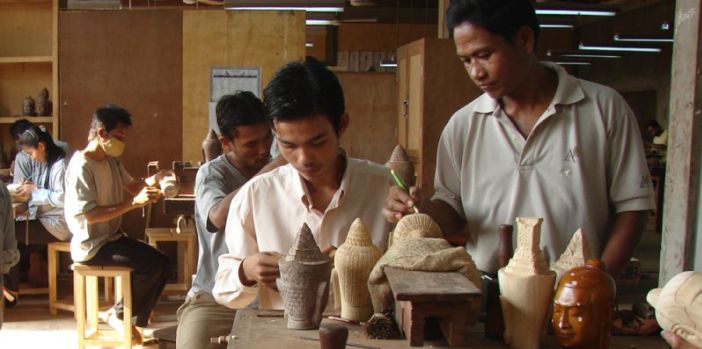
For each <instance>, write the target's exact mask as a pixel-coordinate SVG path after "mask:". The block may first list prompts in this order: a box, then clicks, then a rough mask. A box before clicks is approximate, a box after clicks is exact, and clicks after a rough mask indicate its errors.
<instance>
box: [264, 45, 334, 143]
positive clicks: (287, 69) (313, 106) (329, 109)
mask: <svg viewBox="0 0 702 349" xmlns="http://www.w3.org/2000/svg"><path fill="white" fill-rule="evenodd" d="M263 96H264V97H263V99H264V105H265V110H266V117H267V118H268V121H269V122H270V123H271V125H273V122H274V121H285V120H295V119H302V118H308V117H311V116H316V115H324V116H325V117H326V118H327V119H329V122H331V124H332V126H333V127H334V131H336V133H337V135H338V134H339V128H340V127H341V117H342V115H344V109H345V105H344V93H343V91H342V90H341V84H339V80H338V79H337V78H336V75H334V73H332V72H331V71H330V70H329V69H327V67H325V66H324V64H322V63H321V62H319V61H318V60H316V59H314V58H312V57H307V58H306V59H305V61H304V62H292V63H288V64H286V65H284V66H283V67H282V68H281V69H280V70H278V71H277V72H276V73H275V76H273V79H272V80H271V82H270V83H269V84H268V86H266V88H265V89H264V90H263Z"/></svg>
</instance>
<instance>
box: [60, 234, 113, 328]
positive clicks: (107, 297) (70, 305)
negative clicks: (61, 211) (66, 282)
mask: <svg viewBox="0 0 702 349" xmlns="http://www.w3.org/2000/svg"><path fill="white" fill-rule="evenodd" d="M60 252H65V253H71V243H70V242H50V243H49V244H48V245H47V254H48V257H49V258H48V260H49V313H50V314H51V315H56V314H57V313H58V310H59V309H61V310H66V311H71V312H75V305H74V300H73V299H59V298H58V281H57V275H58V269H59V264H60V262H59V253H60ZM112 280H113V278H111V277H105V281H104V282H105V285H104V286H105V288H104V290H103V292H104V293H103V296H104V301H105V302H106V303H111V302H112V301H113V299H114V298H113V297H112V295H113V293H112V292H113V289H112V287H113V286H112ZM116 287H117V288H119V285H116ZM114 291H115V292H116V293H118V292H119V290H118V289H116V290H114Z"/></svg>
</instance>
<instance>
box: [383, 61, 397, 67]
mask: <svg viewBox="0 0 702 349" xmlns="http://www.w3.org/2000/svg"><path fill="white" fill-rule="evenodd" d="M380 67H382V68H397V62H395V61H381V62H380Z"/></svg>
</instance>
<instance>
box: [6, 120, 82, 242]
mask: <svg viewBox="0 0 702 349" xmlns="http://www.w3.org/2000/svg"><path fill="white" fill-rule="evenodd" d="M19 142H20V145H21V146H22V151H24V152H25V153H27V154H29V155H30V156H31V158H32V160H34V161H37V162H40V163H45V164H46V166H43V167H42V168H43V169H44V170H42V171H39V172H37V173H35V174H34V178H32V180H31V181H28V182H26V183H25V184H23V185H22V186H20V188H19V189H18V193H19V194H20V195H31V199H30V201H29V209H30V214H31V216H30V217H32V216H33V217H36V219H38V220H39V222H41V224H42V225H43V226H44V228H45V229H46V230H47V231H49V233H51V235H53V236H55V237H56V238H57V239H59V240H61V241H68V240H70V238H71V233H70V231H69V230H68V225H67V224H66V218H65V217H64V214H63V197H64V173H65V170H66V163H65V161H64V158H65V157H66V154H65V152H64V151H63V149H61V147H59V146H57V145H56V143H54V140H53V139H52V138H51V135H50V134H49V132H48V131H47V130H46V128H44V127H43V126H36V125H35V126H32V127H31V128H29V129H27V130H26V131H24V133H22V134H21V135H20V138H19Z"/></svg>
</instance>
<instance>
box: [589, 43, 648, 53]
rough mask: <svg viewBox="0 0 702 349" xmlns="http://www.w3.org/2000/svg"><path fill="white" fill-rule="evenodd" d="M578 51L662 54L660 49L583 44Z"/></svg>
mask: <svg viewBox="0 0 702 349" xmlns="http://www.w3.org/2000/svg"><path fill="white" fill-rule="evenodd" d="M578 49H580V50H585V51H620V52H661V49H660V48H658V47H624V46H590V45H583V44H582V43H580V46H578Z"/></svg>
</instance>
